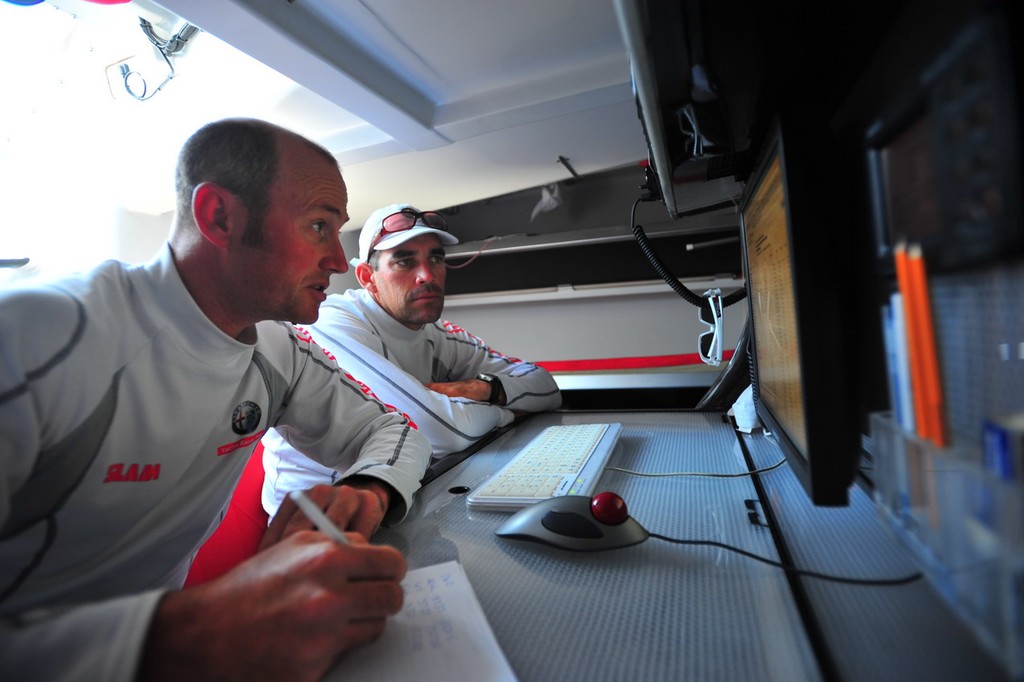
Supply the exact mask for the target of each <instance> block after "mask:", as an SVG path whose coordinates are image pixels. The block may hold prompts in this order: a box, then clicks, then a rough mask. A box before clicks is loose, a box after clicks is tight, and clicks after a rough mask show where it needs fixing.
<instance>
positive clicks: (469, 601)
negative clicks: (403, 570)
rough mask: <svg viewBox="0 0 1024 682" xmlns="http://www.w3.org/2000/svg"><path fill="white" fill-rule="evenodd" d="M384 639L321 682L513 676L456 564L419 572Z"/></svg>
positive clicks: (412, 574) (410, 578)
mask: <svg viewBox="0 0 1024 682" xmlns="http://www.w3.org/2000/svg"><path fill="white" fill-rule="evenodd" d="M402 587H403V588H404V589H405V603H404V605H403V607H402V611H401V612H400V613H398V614H397V615H396V616H394V617H393V618H392V619H391V620H390V621H388V625H387V629H386V630H385V631H384V636H383V637H381V639H379V640H377V641H376V642H374V643H373V644H371V645H369V646H367V647H363V648H362V649H358V650H356V651H353V652H350V653H348V654H346V655H345V656H344V657H343V658H342V659H341V660H339V662H338V664H337V665H336V666H335V667H334V669H333V670H332V671H331V672H330V673H329V674H328V675H327V677H326V678H324V679H325V680H333V681H335V682H339V681H341V680H364V679H372V680H381V681H385V680H403V682H408V680H449V679H466V680H481V681H484V680H494V681H505V680H509V681H514V680H515V679H516V677H515V674H514V673H513V672H512V668H511V667H510V666H509V664H508V661H507V660H506V659H505V655H504V654H503V653H502V651H501V648H500V647H499V646H498V641H497V640H496V639H495V638H494V633H493V632H492V631H491V626H490V624H489V623H488V622H487V618H486V617H485V616H484V612H483V610H482V609H481V608H480V602H479V601H477V598H476V594H475V593H474V592H473V587H472V586H471V585H470V584H469V578H468V577H467V576H466V572H465V571H464V570H463V568H462V565H461V564H459V563H458V562H457V561H449V562H447V563H443V564H437V565H435V566H428V567H426V568H419V569H415V570H412V571H409V573H408V574H407V575H406V577H405V580H404V581H403V582H402Z"/></svg>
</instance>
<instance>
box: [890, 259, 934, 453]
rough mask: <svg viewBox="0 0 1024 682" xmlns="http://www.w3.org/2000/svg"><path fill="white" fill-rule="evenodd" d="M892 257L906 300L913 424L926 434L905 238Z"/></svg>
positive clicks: (913, 296) (920, 366) (923, 436)
mask: <svg viewBox="0 0 1024 682" xmlns="http://www.w3.org/2000/svg"><path fill="white" fill-rule="evenodd" d="M893 257H894V258H895V262H896V282H897V284H898V285H899V289H900V294H901V295H902V296H901V298H902V300H903V320H904V324H905V325H906V332H907V333H906V337H907V359H908V362H909V364H910V392H911V394H912V396H913V399H914V425H915V426H916V428H917V435H919V436H921V437H922V438H926V437H927V433H928V431H927V426H926V425H925V420H926V418H925V412H926V408H925V392H924V376H923V366H922V364H921V363H922V359H921V353H920V352H919V349H918V345H919V341H918V339H919V337H920V334H921V332H920V330H918V329H917V320H918V316H917V315H916V313H915V312H914V309H915V308H916V302H917V296H916V295H915V292H914V285H913V282H912V281H911V277H910V263H909V259H908V256H907V245H906V244H905V243H903V242H900V243H898V244H896V246H895V247H893Z"/></svg>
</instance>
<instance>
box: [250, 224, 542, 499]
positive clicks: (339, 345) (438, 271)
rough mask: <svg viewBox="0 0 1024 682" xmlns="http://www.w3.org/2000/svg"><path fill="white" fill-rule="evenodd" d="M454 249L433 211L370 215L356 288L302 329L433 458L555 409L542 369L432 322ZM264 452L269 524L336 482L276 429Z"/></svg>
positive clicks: (440, 305)
mask: <svg viewBox="0 0 1024 682" xmlns="http://www.w3.org/2000/svg"><path fill="white" fill-rule="evenodd" d="M457 243H458V239H456V237H455V236H454V235H452V234H451V233H450V232H448V226H447V222H446V221H445V218H444V216H443V215H441V214H440V213H436V212H433V211H419V210H418V209H416V208H414V207H413V206H410V205H409V204H392V205H390V206H385V207H384V208H380V209H378V210H376V211H374V212H373V213H372V214H371V215H370V217H369V218H368V219H367V221H366V223H365V224H364V225H363V229H362V232H361V233H360V235H359V257H358V259H352V260H351V261H350V263H351V264H352V265H353V267H354V270H355V276H356V279H357V280H358V281H359V284H360V286H361V287H362V288H361V289H350V290H349V291H346V292H345V293H344V294H332V295H331V296H329V297H328V298H327V300H326V301H325V302H324V303H323V304H321V306H320V317H319V318H318V320H317V322H316V324H314V325H312V326H309V327H307V331H309V332H310V334H311V335H312V337H313V338H314V339H315V340H316V342H317V343H318V344H319V345H320V346H322V347H323V348H324V349H326V350H328V351H330V352H332V353H334V354H335V356H336V357H337V360H338V364H340V365H341V366H342V367H343V368H345V371H347V372H348V373H349V374H351V375H352V376H353V377H354V378H356V379H358V380H359V381H361V382H362V383H363V384H365V385H367V386H368V387H369V388H370V389H371V390H372V391H373V392H374V393H375V394H376V397H377V398H378V399H380V400H381V401H383V402H384V403H387V404H389V405H394V406H396V407H397V408H398V409H400V410H401V411H402V412H404V413H405V414H406V415H408V416H409V418H410V419H411V420H412V421H413V422H414V423H415V424H416V426H417V427H418V428H419V431H420V433H422V434H423V435H425V436H426V437H427V439H428V440H429V441H430V443H431V446H432V450H433V454H434V457H435V458H436V457H442V456H444V455H447V454H451V453H453V452H458V451H460V450H464V449H465V448H467V447H469V446H470V445H472V444H473V443H474V442H476V441H477V440H479V439H480V438H481V437H483V436H484V435H486V434H487V433H488V432H489V431H491V430H492V429H494V428H495V427H499V426H504V425H506V424H508V423H509V422H511V421H512V420H513V418H514V417H515V413H517V412H519V413H522V412H540V411H544V410H552V409H556V408H558V406H559V405H560V404H561V395H560V394H559V392H558V386H557V385H556V384H555V381H554V379H552V378H551V375H550V374H548V372H547V371H546V370H544V369H543V368H541V367H538V366H537V365H535V364H533V363H530V362H525V361H523V360H519V359H516V358H511V357H508V356H506V355H503V354H502V353H499V352H497V351H496V350H494V349H493V348H490V347H489V346H487V345H486V344H485V343H484V342H483V341H482V340H481V339H479V338H477V337H476V336H473V335H472V334H470V333H469V332H467V331H465V330H464V329H461V328H460V327H458V326H456V325H454V324H452V323H450V322H440V323H439V322H438V320H439V319H440V317H441V311H442V309H443V308H444V285H445V277H446V274H447V270H446V266H445V252H444V247H445V246H446V245H452V244H457ZM263 444H264V447H265V450H264V455H263V466H264V469H265V471H266V478H265V479H264V484H263V506H264V508H265V509H266V510H267V512H268V513H269V514H270V515H271V517H273V515H274V513H275V512H276V511H277V507H278V506H279V505H280V503H281V500H282V499H283V498H284V496H285V495H287V494H288V492H289V491H291V490H296V489H304V488H309V487H311V486H313V485H316V484H318V483H326V482H333V481H335V480H336V479H337V478H338V475H339V474H338V472H336V471H334V470H333V469H329V468H327V467H324V466H323V465H320V464H317V463H316V462H314V461H312V460H310V459H308V458H306V457H305V456H303V455H302V454H301V453H299V452H298V451H296V450H295V449H294V448H292V447H291V446H290V445H289V444H288V443H287V441H285V440H284V439H283V438H282V437H281V436H280V434H278V433H276V432H274V431H270V432H268V434H267V436H265V437H264V439H263Z"/></svg>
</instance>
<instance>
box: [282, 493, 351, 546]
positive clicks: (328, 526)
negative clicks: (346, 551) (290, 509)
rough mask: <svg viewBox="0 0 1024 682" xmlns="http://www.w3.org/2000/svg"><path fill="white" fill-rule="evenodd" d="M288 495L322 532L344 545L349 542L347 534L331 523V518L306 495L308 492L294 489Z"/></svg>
mask: <svg viewBox="0 0 1024 682" xmlns="http://www.w3.org/2000/svg"><path fill="white" fill-rule="evenodd" d="M288 497H290V498H292V501H293V502H295V504H297V505H298V506H299V509H301V510H302V513H303V514H305V515H306V517H307V518H308V519H309V520H310V521H312V522H313V524H314V525H315V526H316V527H317V528H319V529H320V532H321V533H323V534H324V535H326V536H328V537H329V538H331V539H332V540H335V541H337V542H340V543H341V544H343V545H347V544H348V538H346V537H345V534H344V533H342V532H341V531H340V530H338V527H337V526H335V525H334V524H333V523H331V520H330V519H329V518H327V516H325V515H324V513H323V512H322V511H320V507H318V506H316V504H315V503H314V502H313V500H311V499H309V498H308V497H306V493H304V492H302V491H301V490H293V491H291V492H290V493H288Z"/></svg>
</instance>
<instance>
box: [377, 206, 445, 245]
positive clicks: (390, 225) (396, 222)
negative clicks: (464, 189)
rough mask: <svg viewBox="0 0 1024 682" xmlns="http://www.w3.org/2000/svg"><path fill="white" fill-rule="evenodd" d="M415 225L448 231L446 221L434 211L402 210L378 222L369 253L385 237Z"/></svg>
mask: <svg viewBox="0 0 1024 682" xmlns="http://www.w3.org/2000/svg"><path fill="white" fill-rule="evenodd" d="M417 224H419V225H424V226H426V227H432V228H434V229H435V230H443V231H444V232H447V231H448V221H446V220H445V219H444V216H443V215H441V214H440V213H437V212H436V211H417V210H415V209H412V208H403V209H402V210H401V211H399V212H397V213H392V214H391V215H389V216H387V217H386V218H384V220H382V221H380V232H378V233H377V236H376V237H374V238H373V241H372V242H370V249H369V250H370V251H373V247H375V246H377V244H379V243H380V242H381V240H383V239H384V238H385V237H386V236H388V235H389V234H394V233H395V232H405V231H406V230H409V229H412V228H413V227H415V226H416V225H417Z"/></svg>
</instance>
